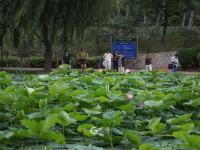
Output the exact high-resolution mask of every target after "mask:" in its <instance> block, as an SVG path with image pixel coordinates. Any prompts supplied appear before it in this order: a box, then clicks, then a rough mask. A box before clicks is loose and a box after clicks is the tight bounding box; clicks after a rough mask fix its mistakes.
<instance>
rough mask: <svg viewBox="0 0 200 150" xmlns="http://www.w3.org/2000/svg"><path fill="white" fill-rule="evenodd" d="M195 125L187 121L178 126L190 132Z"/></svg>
mask: <svg viewBox="0 0 200 150" xmlns="http://www.w3.org/2000/svg"><path fill="white" fill-rule="evenodd" d="M194 127H195V126H194V123H187V124H183V125H179V126H178V128H179V129H181V130H184V131H187V132H188V133H190V132H191V131H192V129H193V128H194Z"/></svg>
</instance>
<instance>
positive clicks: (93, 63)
mask: <svg viewBox="0 0 200 150" xmlns="http://www.w3.org/2000/svg"><path fill="white" fill-rule="evenodd" d="M102 62H103V60H102V58H101V57H89V58H88V60H87V62H86V64H87V68H94V69H97V68H101V67H102ZM71 66H72V68H80V62H79V60H77V59H76V58H73V59H71Z"/></svg>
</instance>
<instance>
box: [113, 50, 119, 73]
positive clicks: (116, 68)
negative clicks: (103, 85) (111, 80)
mask: <svg viewBox="0 0 200 150" xmlns="http://www.w3.org/2000/svg"><path fill="white" fill-rule="evenodd" d="M118 58H119V57H118V55H117V54H116V53H114V54H113V58H112V63H113V69H114V71H117V72H118Z"/></svg>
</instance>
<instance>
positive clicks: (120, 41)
mask: <svg viewBox="0 0 200 150" xmlns="http://www.w3.org/2000/svg"><path fill="white" fill-rule="evenodd" d="M137 52H138V38H113V39H112V53H123V55H124V57H125V59H137Z"/></svg>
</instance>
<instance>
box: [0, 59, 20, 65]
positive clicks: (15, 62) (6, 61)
mask: <svg viewBox="0 0 200 150" xmlns="http://www.w3.org/2000/svg"><path fill="white" fill-rule="evenodd" d="M1 63H2V64H3V67H18V66H20V61H19V59H18V58H17V57H8V58H5V57H4V59H3V61H2V62H1Z"/></svg>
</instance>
